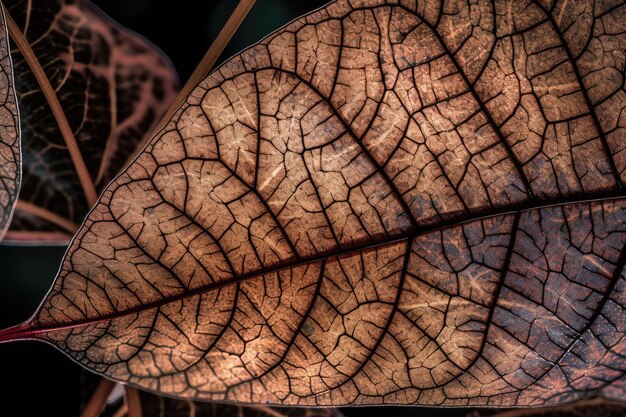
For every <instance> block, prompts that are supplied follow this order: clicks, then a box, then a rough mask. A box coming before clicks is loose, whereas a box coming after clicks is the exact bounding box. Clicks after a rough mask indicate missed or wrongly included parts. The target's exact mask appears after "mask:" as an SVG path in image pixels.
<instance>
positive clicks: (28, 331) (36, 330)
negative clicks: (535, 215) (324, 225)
mask: <svg viewBox="0 0 626 417" xmlns="http://www.w3.org/2000/svg"><path fill="white" fill-rule="evenodd" d="M624 198H626V191H625V190H614V191H611V192H605V193H595V194H590V195H575V196H569V197H566V198H554V199H546V200H542V201H529V202H528V203H527V204H526V205H524V206H521V207H519V208H513V207H511V206H505V207H500V208H495V209H492V210H488V211H483V212H477V213H474V214H473V215H469V216H465V217H463V218H460V219H453V220H449V221H445V222H440V223H437V224H433V225H429V226H422V227H421V228H419V229H417V230H413V231H408V232H404V233H401V234H398V235H394V236H389V237H387V238H385V239H380V240H377V241H370V242H364V243H362V244H358V245H353V246H350V247H338V248H336V249H334V250H332V251H328V252H325V253H322V254H317V255H314V256H310V257H302V258H300V259H299V260H296V261H294V262H291V263H282V264H277V265H274V266H271V267H269V268H265V269H261V270H258V271H253V272H249V273H246V274H241V275H238V276H234V277H232V278H230V279H227V280H224V281H221V282H218V283H213V284H209V285H204V286H202V287H198V288H195V289H192V290H188V291H184V292H182V293H180V294H178V295H175V296H171V297H168V298H164V299H161V300H156V301H153V302H150V303H146V304H141V305H138V306H136V307H132V308H129V309H126V310H122V311H116V312H113V313H109V314H105V315H102V316H99V317H92V318H86V319H83V320H77V321H75V322H71V323H65V324H60V325H46V326H37V317H38V315H39V313H40V312H41V308H40V309H39V310H38V311H37V312H36V313H35V314H34V315H33V317H31V318H30V319H29V320H27V321H26V322H25V323H23V324H21V325H19V326H15V327H12V328H9V329H5V330H2V331H0V343H2V342H5V341H10V340H26V339H41V338H42V337H38V335H41V334H45V333H49V332H54V331H61V330H70V329H73V328H76V327H81V326H87V325H91V324H97V323H100V322H104V321H110V320H114V319H116V318H120V317H124V316H127V315H131V314H138V313H141V312H143V311H147V310H150V309H153V308H158V307H161V306H164V305H167V304H170V303H173V302H176V301H180V300H183V299H186V298H190V297H193V296H196V295H199V294H203V293H207V292H209V291H213V290H217V289H220V288H224V287H227V286H229V285H234V284H237V283H240V282H243V281H247V280H249V279H253V278H255V277H258V276H261V275H265V274H271V273H275V272H279V271H282V270H285V269H289V268H295V267H298V266H304V265H307V264H312V263H315V262H320V261H323V260H325V259H329V258H332V257H335V256H341V255H348V254H352V253H356V252H360V251H363V250H367V249H374V248H377V247H381V246H384V245H389V244H393V243H397V242H401V241H405V240H409V239H415V238H417V237H419V236H422V235H425V234H427V233H432V232H436V231H439V230H443V229H447V228H452V227H458V226H462V225H464V224H466V223H470V222H473V221H478V220H484V219H489V218H494V217H499V216H505V215H514V214H521V213H523V212H527V211H531V210H541V209H545V208H549V207H555V206H565V205H570V204H589V203H593V202H604V201H618V200H621V199H624ZM42 306H43V305H42Z"/></svg>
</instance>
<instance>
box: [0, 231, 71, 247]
mask: <svg viewBox="0 0 626 417" xmlns="http://www.w3.org/2000/svg"><path fill="white" fill-rule="evenodd" d="M71 238H72V235H69V234H67V233H63V232H31V231H28V230H8V231H7V232H6V234H5V235H4V238H3V239H2V242H5V243H7V242H8V243H10V244H18V245H19V244H31V243H44V244H57V243H59V244H65V243H67V241H68V240H70V239H71Z"/></svg>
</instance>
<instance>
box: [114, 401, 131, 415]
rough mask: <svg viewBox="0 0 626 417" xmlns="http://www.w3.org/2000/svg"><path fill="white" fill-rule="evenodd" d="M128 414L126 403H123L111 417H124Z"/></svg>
mask: <svg viewBox="0 0 626 417" xmlns="http://www.w3.org/2000/svg"><path fill="white" fill-rule="evenodd" d="M126 414H128V404H126V403H124V404H122V406H121V407H120V408H119V409H118V410H117V411H116V412H115V414H113V417H124V416H125V415H126Z"/></svg>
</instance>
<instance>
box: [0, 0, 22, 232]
mask: <svg viewBox="0 0 626 417" xmlns="http://www.w3.org/2000/svg"><path fill="white" fill-rule="evenodd" d="M20 182H21V156H20V133H19V115H18V111H17V98H16V97H15V85H14V81H13V68H12V66H11V56H10V54H9V43H8V34H7V27H6V22H5V19H4V13H3V11H2V8H1V7H0V240H2V237H3V236H4V234H5V232H6V230H7V228H8V227H9V223H10V222H11V215H12V214H13V208H14V206H15V202H16V200H17V194H18V193H19V190H20Z"/></svg>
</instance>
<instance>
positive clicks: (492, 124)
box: [0, 0, 626, 406]
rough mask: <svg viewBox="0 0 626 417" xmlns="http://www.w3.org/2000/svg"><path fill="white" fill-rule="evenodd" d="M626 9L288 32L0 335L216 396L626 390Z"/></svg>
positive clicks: (396, 19)
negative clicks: (35, 305)
mask: <svg viewBox="0 0 626 417" xmlns="http://www.w3.org/2000/svg"><path fill="white" fill-rule="evenodd" d="M585 5H587V6H586V7H585ZM625 11H626V6H624V4H623V3H621V2H620V3H617V4H610V3H608V2H602V3H601V4H596V5H595V6H593V4H591V3H589V4H587V3H584V2H576V1H570V2H567V3H558V4H556V5H555V6H554V7H553V8H550V9H548V8H547V7H546V6H545V5H544V4H543V3H539V2H528V3H527V2H522V1H509V2H497V4H496V5H495V6H493V7H492V5H491V3H490V2H484V3H480V4H474V3H472V5H471V6H468V4H467V2H463V1H460V0H459V1H449V2H445V3H444V4H439V3H438V2H436V1H425V2H419V3H418V4H417V5H416V4H415V2H411V1H403V2H401V4H399V5H392V4H385V3H384V2H383V1H382V0H370V1H365V0H361V1H353V2H351V3H348V2H345V1H337V2H333V3H330V4H329V5H328V6H326V7H324V8H322V9H320V10H318V11H316V12H313V13H311V14H309V15H307V16H305V17H303V18H301V19H299V20H297V21H295V22H293V23H291V24H290V25H288V26H286V27H285V28H283V29H282V30H279V31H277V32H275V33H273V34H272V35H270V36H269V37H268V38H267V39H265V40H264V41H262V42H260V43H259V44H258V45H256V46H254V47H252V48H250V49H248V50H246V51H244V52H242V53H241V54H240V55H239V56H236V57H234V58H233V59H231V60H230V61H229V62H227V63H226V64H224V65H223V66H222V67H220V68H219V69H218V70H217V71H216V72H214V73H213V74H212V75H211V76H209V77H208V78H207V79H206V80H205V81H204V82H202V83H201V84H200V85H199V86H198V88H196V90H195V91H194V92H193V93H192V94H191V95H190V96H189V98H188V99H187V102H186V103H185V104H184V105H183V106H182V107H181V108H180V109H179V111H178V112H177V113H176V114H175V116H174V117H173V118H172V120H171V121H170V122H169V123H168V124H167V126H166V127H165V128H164V130H163V131H161V132H160V133H159V134H158V135H157V136H156V137H155V138H154V139H153V140H152V141H151V142H150V144H149V145H148V146H147V147H146V149H144V151H143V152H142V154H141V155H140V156H139V157H138V158H137V159H136V160H135V161H134V163H133V164H132V165H131V166H130V167H129V168H128V169H127V170H125V171H124V172H123V173H122V174H121V175H120V176H119V177H118V178H117V179H116V180H115V181H114V182H113V183H112V184H111V185H110V186H109V187H107V189H106V190H105V191H104V192H103V194H102V196H101V199H100V201H99V203H98V205H97V206H96V207H95V209H94V210H93V211H92V212H91V214H90V215H89V217H88V218H87V220H86V222H85V224H84V226H83V227H82V229H81V230H80V231H79V232H78V234H77V235H76V237H75V238H74V240H73V242H72V244H71V246H70V248H69V250H68V253H67V255H66V258H65V260H64V262H63V264H62V267H61V270H60V273H59V275H58V277H57V280H56V282H55V284H54V286H53V288H52V289H51V290H50V293H49V294H48V296H47V297H46V299H45V301H44V302H43V304H42V306H41V308H40V310H39V311H38V312H37V313H36V315H35V316H34V317H33V318H32V319H31V320H30V321H29V322H27V323H25V324H24V325H22V326H18V327H16V328H14V329H9V330H7V331H5V332H3V333H1V334H0V340H12V339H20V338H34V339H41V340H45V341H47V342H49V343H52V344H54V345H56V346H57V347H59V348H60V349H62V350H63V351H64V352H66V353H67V354H68V355H70V356H71V357H72V358H74V359H75V360H76V361H77V362H79V363H81V364H83V365H84V366H86V367H89V368H90V369H92V370H94V371H96V372H99V373H102V374H105V375H107V376H108V377H110V378H113V379H115V380H118V381H123V382H128V383H130V384H133V385H136V386H138V387H141V388H144V389H147V390H150V391H158V392H162V393H165V394H167V395H171V396H179V397H188V398H196V399H205V400H229V401H239V402H244V403H269V404H284V405H296V404H298V405H336V406H337V405H344V404H420V405H446V406H471V405H483V406H484V405H489V406H506V405H518V406H522V405H541V404H556V403H562V402H566V401H572V400H575V399H578V398H581V397H583V396H585V395H587V394H589V393H592V392H596V391H599V390H604V392H607V393H608V392H615V393H618V392H623V389H621V388H620V387H623V384H624V379H620V377H621V376H622V375H623V374H624V370H625V369H626V334H625V333H626V313H625V308H626V298H625V297H626V270H625V269H624V264H625V262H626V251H625V247H626V210H625V209H626V198H625V197H626V193H625V191H624V188H623V184H622V181H623V180H624V179H625V177H626V170H625V165H626V159H625V158H624V157H626V153H625V152H624V151H623V147H624V140H623V139H624V136H623V132H624V130H623V123H624V119H623V117H622V115H623V114H624V108H625V103H626V95H625V92H624V89H623V85H624V84H623V79H624V62H625V60H624V59H623V58H624V48H623V47H622V46H623V45H624V42H625V33H626V29H625V27H624V22H626V19H624V18H623V17H624V13H625ZM598 74H602V76H601V79H602V82H599V81H598V80H599V79H598ZM608 386H613V387H615V388H614V389H613V390H612V391H611V390H607V387H608Z"/></svg>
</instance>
